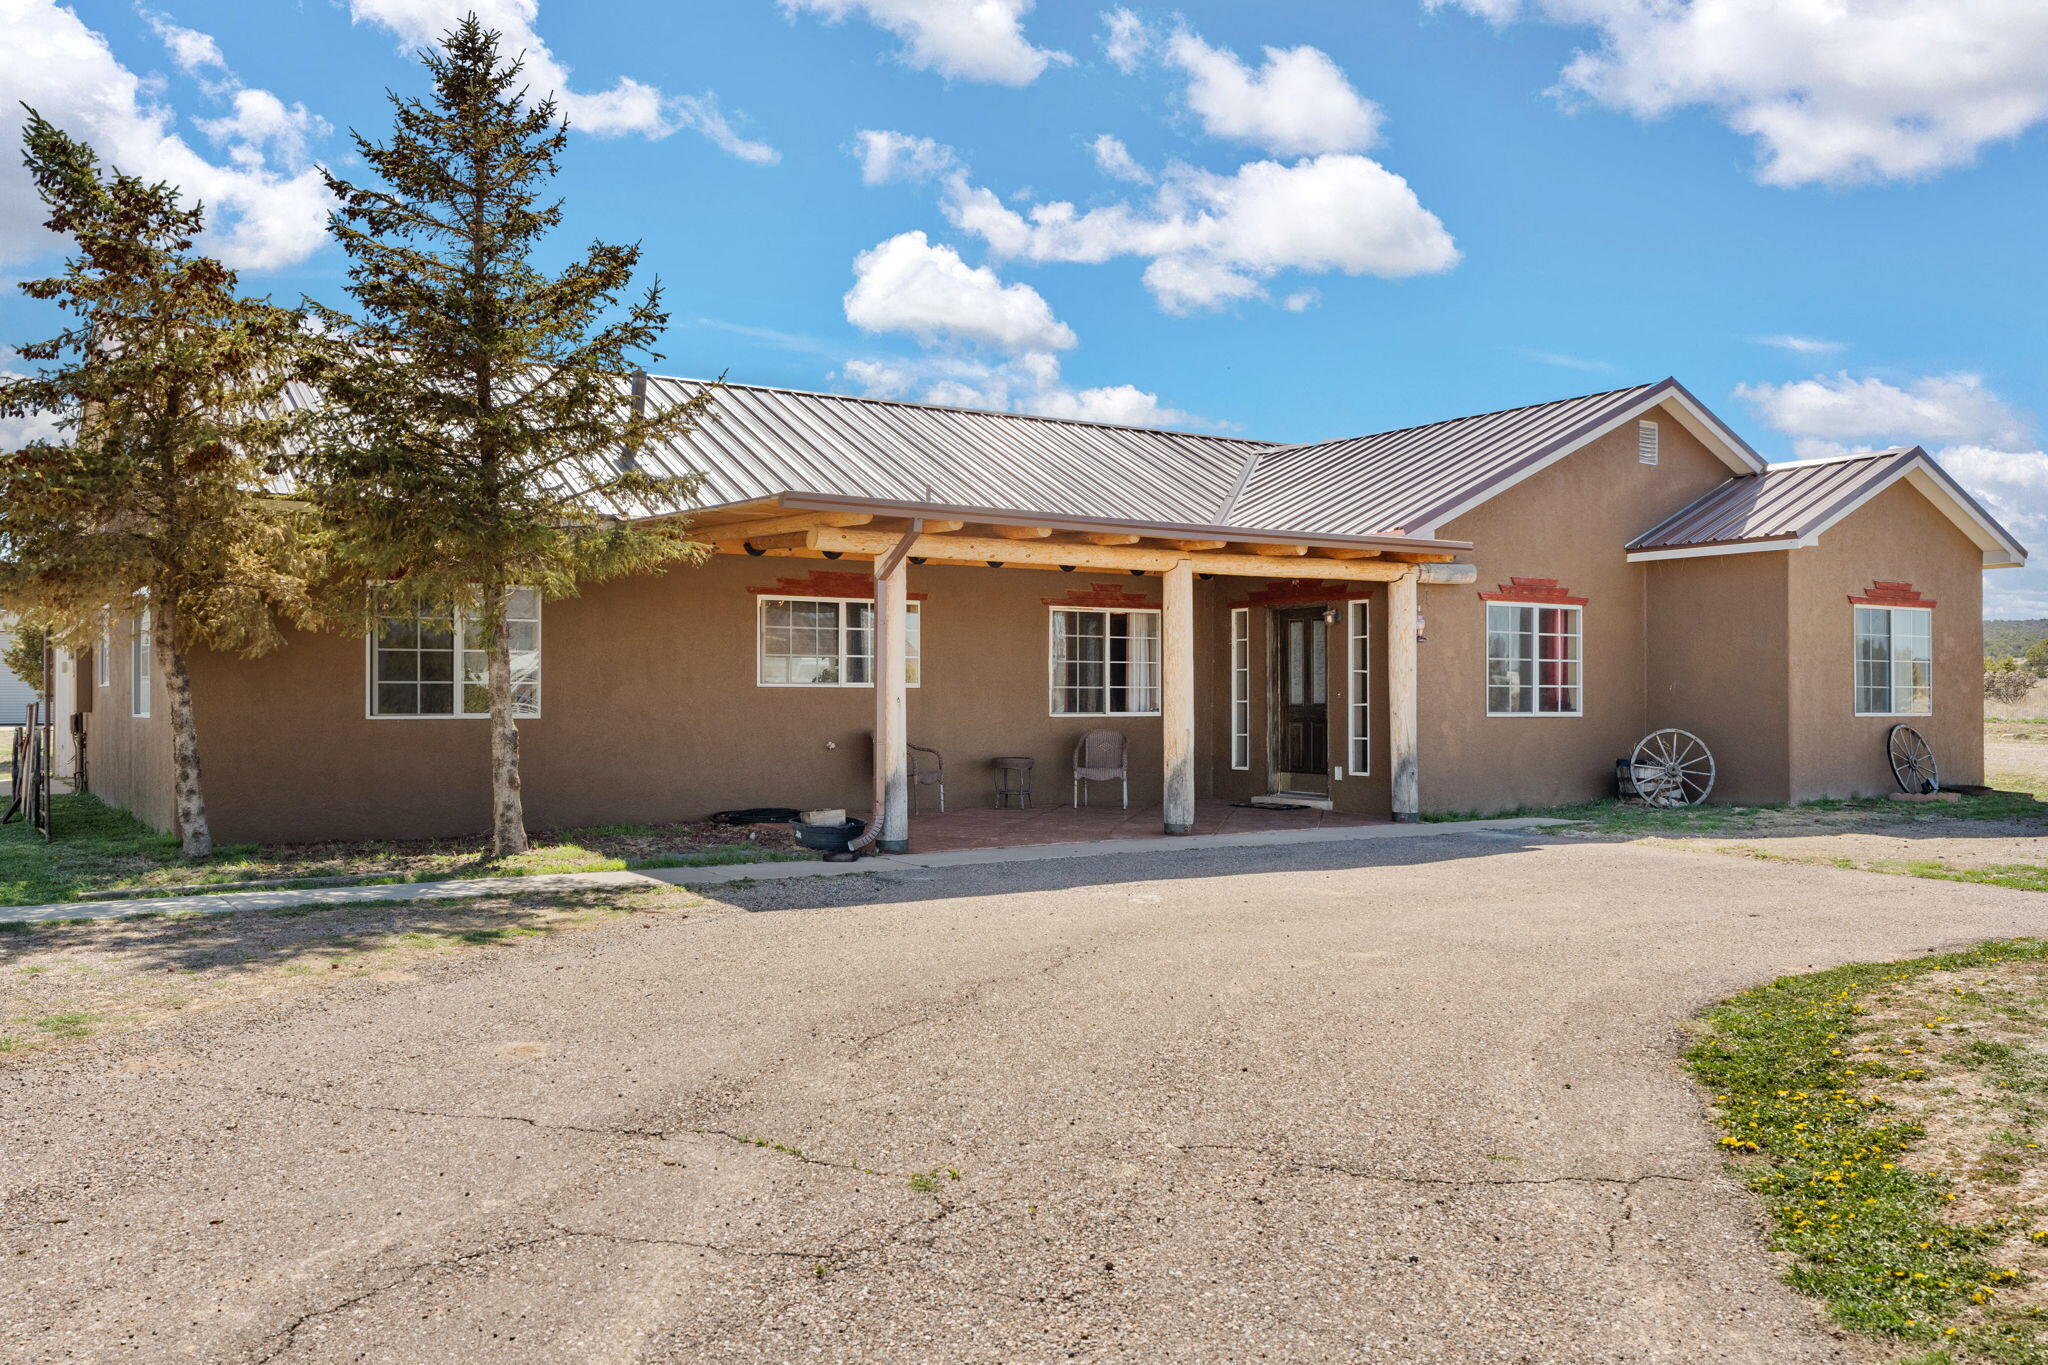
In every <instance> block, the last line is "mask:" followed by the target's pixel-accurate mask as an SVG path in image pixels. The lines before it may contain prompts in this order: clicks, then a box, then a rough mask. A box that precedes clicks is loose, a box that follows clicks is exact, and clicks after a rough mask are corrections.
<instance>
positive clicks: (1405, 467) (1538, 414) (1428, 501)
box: [1230, 380, 1673, 535]
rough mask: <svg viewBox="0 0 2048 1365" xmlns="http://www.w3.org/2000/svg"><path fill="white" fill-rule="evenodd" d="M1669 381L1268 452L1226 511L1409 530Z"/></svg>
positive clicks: (1268, 519)
mask: <svg viewBox="0 0 2048 1365" xmlns="http://www.w3.org/2000/svg"><path fill="white" fill-rule="evenodd" d="M1672 384H1673V381H1670V380H1664V381H1662V382H1661V383H1659V384H1636V385H1633V386H1631V387H1629V388H1625V389H1610V390H1608V391H1607V392H1604V393H1593V394H1587V395H1585V396H1584V397H1580V398H1565V399H1560V400H1558V401H1555V402H1550V403H1535V404H1531V405H1529V406H1526V407H1519V408H1507V409H1504V410H1502V411H1500V412H1489V413H1481V414H1480V415H1478V416H1476V417H1459V418H1454V419H1452V420H1450V421H1447V422H1432V423H1430V424H1428V425H1426V426H1419V427H1407V428H1404V429H1402V430H1399V431H1383V432H1380V433H1378V434H1376V435H1372V436H1353V437H1347V438H1345V439H1343V440H1337V441H1322V442H1318V443H1316V444H1313V445H1302V446H1290V447H1286V448H1283V449H1279V450H1273V451H1268V452H1265V453H1263V454H1261V455H1259V456H1257V457H1255V458H1256V463H1255V465H1254V468H1253V470H1252V475H1251V478H1250V479H1249V481H1248V482H1247V483H1246V485H1245V488H1244V491H1243V493H1242V494H1241V495H1240V496H1239V498H1238V499H1237V502H1236V505H1235V506H1234V507H1232V508H1231V509H1230V514H1231V517H1232V518H1233V519H1234V520H1236V521H1239V522H1241V523H1243V524H1246V525H1266V524H1273V525H1285V526H1288V527H1290V528H1292V529H1296V530H1303V531H1322V532H1327V533H1329V534H1332V535H1384V534H1400V533H1403V532H1407V533H1411V534H1413V533H1416V532H1418V531H1420V530H1421V528H1423V527H1424V526H1426V525H1428V524H1429V522H1430V521H1431V520H1432V519H1434V518H1437V517H1441V516H1443V515H1444V514H1445V513H1447V512H1449V511H1452V510H1455V509H1456V508H1457V507H1459V506H1460V505H1461V504H1463V503H1464V502H1466V501H1467V500H1469V499H1470V498H1472V497H1473V496H1474V495H1477V494H1481V493H1484V492H1485V491H1486V490H1487V489H1489V488H1491V487H1493V486H1495V485H1498V484H1501V483H1503V482H1504V481H1507V480H1510V479H1511V478H1512V477H1513V476H1514V475H1515V474H1517V473H1519V472H1520V471H1521V470H1523V469H1525V468H1526V467H1528V466H1529V465H1530V464H1533V463H1535V462H1537V461H1539V460H1541V459H1542V458H1543V457H1544V456H1545V455H1547V454H1549V453H1551V452H1552V451H1555V450H1557V449H1559V448H1560V447H1562V446H1564V445H1567V444H1569V443H1570V442H1571V441H1572V440H1574V439H1576V438H1577V437H1578V436H1579V435H1581V434H1583V433H1584V432H1586V431H1588V430H1591V429H1594V428H1597V427H1598V426H1600V425H1601V424H1603V423H1605V422H1608V421H1611V420H1613V418H1614V417H1615V416H1616V415H1617V414H1619V413H1622V412H1625V411H1627V410H1628V409H1629V408H1631V407H1634V406H1635V405H1637V404H1639V403H1641V402H1642V401H1643V400H1644V399H1645V398H1648V397H1650V396H1651V395H1652V394H1653V393H1654V392H1655V391H1657V390H1659V389H1661V388H1663V387H1666V386H1672Z"/></svg>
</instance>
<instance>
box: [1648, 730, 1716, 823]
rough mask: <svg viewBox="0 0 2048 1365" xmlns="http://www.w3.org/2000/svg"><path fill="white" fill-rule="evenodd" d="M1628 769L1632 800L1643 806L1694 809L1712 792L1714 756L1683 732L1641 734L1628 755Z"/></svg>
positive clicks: (1700, 743) (1694, 736)
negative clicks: (1634, 749)
mask: <svg viewBox="0 0 2048 1365" xmlns="http://www.w3.org/2000/svg"><path fill="white" fill-rule="evenodd" d="M1628 768H1629V781H1630V783H1631V784H1632V785H1633V786H1634V787H1635V794H1636V797H1637V798H1638V799H1639V800H1641V801H1642V803H1643V804H1644V805H1646V806H1656V807H1659V808H1661V809H1664V810H1676V809H1678V808H1679V807H1681V806H1697V805H1698V804H1699V803H1700V802H1702V801H1704V800H1706V799H1707V793H1708V792H1710V791H1712V790H1713V789H1714V755H1713V754H1712V753H1711V752H1710V751H1709V750H1708V749H1707V746H1706V745H1705V744H1704V743H1703V742H1702V741H1701V740H1700V737H1699V736H1698V735H1695V734H1692V733H1691V732H1689V731H1686V730H1658V731H1656V732H1655V733H1653V734H1649V735H1645V736H1644V737H1643V740H1642V742H1641V743H1640V744H1638V745H1636V751H1635V752H1634V753H1633V754H1631V755H1629V761H1628Z"/></svg>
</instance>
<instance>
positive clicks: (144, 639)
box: [128, 607, 156, 716]
mask: <svg viewBox="0 0 2048 1365" xmlns="http://www.w3.org/2000/svg"><path fill="white" fill-rule="evenodd" d="M155 663H156V646H155V644H154V643H153V642H152V641H151V639H150V634H149V608H148V607H144V608H143V609H142V610H141V611H139V612H137V613H135V619H134V621H133V623H132V624H131V625H130V626H129V628H128V714H129V715H131V716H147V715H149V675H150V671H151V669H152V667H153V666H154V665H155Z"/></svg>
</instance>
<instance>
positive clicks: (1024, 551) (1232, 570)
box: [754, 528, 1441, 583]
mask: <svg viewBox="0 0 2048 1365" xmlns="http://www.w3.org/2000/svg"><path fill="white" fill-rule="evenodd" d="M895 543H896V537H895V536H893V535H890V534H889V533H888V532H886V531H854V530H833V529H829V528H828V529H824V530H817V531H809V532H806V533H804V534H803V535H796V536H779V537H777V538H776V539H775V540H774V541H773V542H771V543H768V544H762V543H761V542H760V541H755V542H754V545H755V547H756V548H757V549H763V550H796V549H803V550H833V551H837V552H838V553H840V554H853V555H877V554H886V553H887V552H888V551H889V548H890V547H891V546H893V545H894V544H895ZM910 553H911V554H913V555H916V556H917V557H918V558H920V559H964V560H970V561H971V560H981V561H983V562H986V561H988V560H991V559H993V560H998V561H1000V562H1003V563H1006V564H1071V565H1073V566H1074V567H1075V568H1077V569H1121V570H1124V571H1126V572H1128V571H1130V570H1132V569H1142V570H1146V571H1148V572H1151V573H1164V572H1166V570H1168V569H1170V568H1172V567H1173V566H1174V565H1176V564H1179V563H1181V562H1182V561H1186V562H1187V563H1189V564H1190V565H1192V566H1193V568H1194V571H1195V572H1196V573H1206V574H1222V575H1224V576H1226V577H1231V578H1276V577H1288V578H1329V579H1337V580H1341V581H1345V582H1354V583H1389V582H1392V581H1393V580H1394V579H1396V578H1399V577H1400V576H1401V575H1402V574H1404V573H1413V572H1415V571H1416V570H1415V566H1414V565H1412V564H1392V563H1388V562H1386V561H1384V560H1378V559H1321V558H1315V557H1308V558H1296V559H1289V560H1286V561H1283V562H1277V563H1276V562H1275V561H1274V560H1273V559H1272V558H1271V557H1269V556H1266V555H1232V554H1191V553H1187V552H1184V551H1180V550H1155V549H1153V548H1151V547H1150V546H1139V545H1058V544H1052V543H1049V542H1045V541H1028V540H998V539H995V538H994V537H979V536H951V535H948V536H919V537H918V539H917V543H916V544H915V545H913V546H912V547H911V550H910ZM1424 567H1425V568H1435V567H1441V566H1436V565H1428V566H1424Z"/></svg>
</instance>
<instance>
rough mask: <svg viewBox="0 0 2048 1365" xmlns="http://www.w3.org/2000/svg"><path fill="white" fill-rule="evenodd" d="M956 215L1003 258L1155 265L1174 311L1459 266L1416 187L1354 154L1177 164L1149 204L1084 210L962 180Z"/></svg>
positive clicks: (949, 201) (954, 189)
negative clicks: (1291, 286)
mask: <svg viewBox="0 0 2048 1365" xmlns="http://www.w3.org/2000/svg"><path fill="white" fill-rule="evenodd" d="M945 208H946V212H947V215H948V217H949V218H951V220H952V221H953V223H954V225H955V226H957V227H959V228H961V229H963V230H965V231H968V232H971V233H974V234H975V235H977V236H979V237H981V238H983V239H984V240H986V241H987V242H988V244H989V248H990V250H991V251H993V252H994V253H995V254H996V255H998V256H1001V257H1016V258H1021V259H1024V260H1029V261H1034V262H1044V261H1072V262H1083V263H1099V262H1102V261H1106V260H1110V259H1113V258H1115V257H1119V256H1136V257H1140V258H1149V260H1150V262H1151V264H1150V265H1148V267H1147V269H1146V272H1145V280H1146V283H1147V285H1148V286H1149V287H1150V288H1151V290H1152V293H1153V295H1154V297H1155V298H1156V299H1157V300H1158V301H1159V303H1160V305H1161V306H1162V307H1164V308H1166V309H1167V310H1168V311H1170V312H1182V313H1184V312H1191V311H1195V310H1199V309H1204V308H1214V307H1218V306H1221V305H1222V304H1224V303H1226V302H1228V301H1230V300H1233V299H1244V298H1255V297H1260V296H1262V295H1263V294H1264V293H1265V283H1266V281H1267V280H1269V279H1271V278H1272V277H1273V276H1275V275H1276V274H1278V273H1279V272H1281V271H1283V270H1306V271H1340V272H1342V273H1344V274H1348V275H1377V276H1381V277H1383V278H1390V279H1391V278H1398V277H1402V276H1407V275H1423V274H1433V273H1435V272H1438V271H1442V270H1448V269H1450V268H1451V267H1452V266H1453V265H1455V264H1457V261H1458V250H1457V247H1456V245H1455V244H1454V243H1453V242H1452V240H1451V235H1450V233H1448V232H1447V231H1445V230H1444V225H1443V223H1442V221H1441V220H1439V219H1438V218H1437V216H1436V215H1435V214H1433V213H1431V212H1429V210H1427V209H1425V208H1423V207H1422V204H1421V202H1420V201H1419V200H1418V199H1417V198H1416V197H1415V191H1414V190H1413V189H1412V188H1410V186H1409V184H1408V182H1407V181H1406V180H1403V179H1402V178H1401V177H1400V176H1398V175H1395V174H1394V173H1393V172H1392V171H1389V170H1387V169H1386V167H1384V166H1382V165H1380V164H1379V163H1378V162H1376V161H1373V160H1371V159H1370V158H1368V157H1363V156H1357V155H1353V154H1349V153H1328V154H1325V155H1323V156H1319V157H1314V158H1312V159H1308V160H1303V161H1298V162H1295V163H1294V164H1292V165H1283V164H1281V163H1279V162H1276V161H1254V162H1250V163H1248V164H1246V165H1243V166H1240V167H1239V168H1238V169H1237V170H1236V171H1235V172H1233V173H1232V174H1229V175H1218V174H1215V173H1213V172H1210V171H1204V170H1200V169H1197V168H1194V167H1189V166H1172V167H1169V168H1168V170H1167V173H1166V174H1165V176H1164V178H1163V179H1162V182H1161V184H1160V186H1159V187H1158V189H1157V190H1156V191H1155V192H1154V193H1153V195H1152V196H1151V200H1150V202H1149V203H1146V204H1143V205H1133V204H1130V203H1117V204H1109V205H1104V206H1102V207H1098V208H1092V209H1088V210H1085V211H1083V210H1081V209H1079V208H1077V207H1076V206H1075V205H1073V204H1071V203H1067V202H1064V201H1053V202H1049V203H1041V204H1037V205H1035V206H1033V207H1031V208H1030V209H1029V211H1028V212H1025V213H1019V212H1018V211H1016V210H1015V209H1012V208H1011V207H1010V206H1009V205H1007V204H1005V203H1003V201H1002V200H1001V199H1000V198H999V197H998V196H997V195H996V194H995V193H994V192H993V191H991V190H988V189H986V188H981V187H977V186H975V185H973V184H971V183H970V182H969V181H968V179H967V177H966V176H965V174H956V175H955V176H954V177H952V178H951V180H949V182H948V185H947V193H946V200H945Z"/></svg>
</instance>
